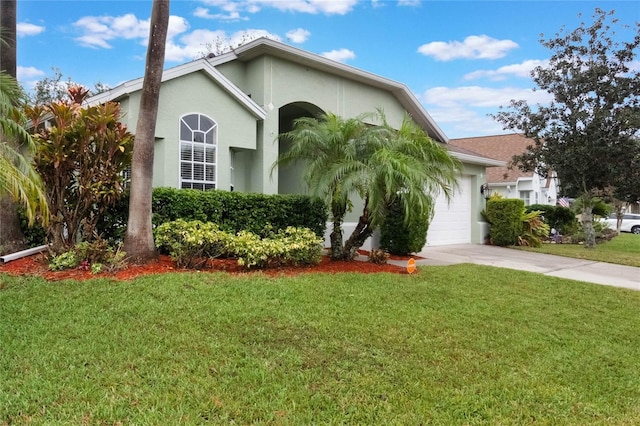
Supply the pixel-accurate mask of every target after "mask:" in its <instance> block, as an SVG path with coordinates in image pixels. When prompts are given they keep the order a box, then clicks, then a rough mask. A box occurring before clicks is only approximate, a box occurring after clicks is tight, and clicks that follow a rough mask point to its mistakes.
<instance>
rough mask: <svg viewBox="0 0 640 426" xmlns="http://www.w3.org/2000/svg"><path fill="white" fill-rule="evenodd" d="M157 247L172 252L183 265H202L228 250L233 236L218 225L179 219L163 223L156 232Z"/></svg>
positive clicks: (187, 266)
mask: <svg viewBox="0 0 640 426" xmlns="http://www.w3.org/2000/svg"><path fill="white" fill-rule="evenodd" d="M154 235H155V243H156V247H157V248H158V249H159V250H160V251H165V252H167V253H169V255H170V256H171V258H172V259H173V260H174V261H175V262H176V264H177V266H179V267H181V268H193V267H197V266H200V265H202V263H204V262H205V261H206V259H210V258H216V257H218V256H220V255H222V254H225V253H227V250H228V245H229V242H230V241H231V235H230V234H228V233H227V232H224V231H222V230H220V228H219V227H218V225H216V224H215V223H211V222H206V223H205V222H201V221H199V220H192V221H188V222H187V221H185V220H182V219H178V220H176V221H173V222H167V223H163V224H162V225H160V226H158V227H157V228H156V229H155V231H154Z"/></svg>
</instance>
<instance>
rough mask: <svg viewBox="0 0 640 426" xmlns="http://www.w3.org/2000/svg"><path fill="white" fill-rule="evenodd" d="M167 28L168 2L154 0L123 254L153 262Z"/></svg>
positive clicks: (132, 166)
mask: <svg viewBox="0 0 640 426" xmlns="http://www.w3.org/2000/svg"><path fill="white" fill-rule="evenodd" d="M168 27H169V0H153V6H152V8H151V27H150V29H149V47H148V48H147V59H146V68H145V72H144V79H143V83H142V96H141V99H140V115H139V116H138V123H137V126H136V136H135V141H134V143H133V159H132V161H131V194H130V198H129V200H130V201H129V220H128V222H127V232H126V234H125V239H124V250H125V251H126V252H127V253H128V254H129V255H130V256H131V257H133V258H136V259H150V258H152V257H154V256H155V254H156V250H155V244H154V241H153V231H152V227H151V201H152V185H153V150H154V146H153V144H154V142H155V129H156V119H157V117H158V99H159V97H160V86H161V84H162V69H163V67H164V53H165V44H166V40H167V30H168Z"/></svg>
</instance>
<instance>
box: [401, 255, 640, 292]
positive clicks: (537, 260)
mask: <svg viewBox="0 0 640 426" xmlns="http://www.w3.org/2000/svg"><path fill="white" fill-rule="evenodd" d="M418 255H419V256H420V257H423V258H424V259H420V260H418V259H416V264H417V265H452V264H458V263H475V264H478V265H489V266H496V267H499V268H509V269H517V270H521V271H529V272H537V273H540V274H544V275H549V276H552V277H561V278H568V279H572V280H578V281H585V282H589V283H595V284H604V285H610V286H616V287H624V288H629V289H633V290H640V268H634V267H632V266H622V265H614V264H611V263H602V262H594V261H591V260H581V259H572V258H569V257H562V256H553V255H549V254H540V253H530V252H526V251H521V250H515V249H509V248H504V247H496V246H487V245H478V244H461V245H450V246H435V247H427V248H426V249H424V250H423V251H422V252H420V253H418ZM405 263H406V262H405Z"/></svg>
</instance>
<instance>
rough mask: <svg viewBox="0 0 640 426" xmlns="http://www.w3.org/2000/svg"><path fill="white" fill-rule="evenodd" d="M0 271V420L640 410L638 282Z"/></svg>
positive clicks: (351, 419)
mask: <svg viewBox="0 0 640 426" xmlns="http://www.w3.org/2000/svg"><path fill="white" fill-rule="evenodd" d="M0 283H1V284H0V424H27V423H28V424H30V425H52V424H54V425H55V424H74V425H75V424H138V425H153V424H158V425H160V424H162V425H165V424H186V425H190V424H204V423H210V424H229V423H233V424H286V425H290V424H291V425H298V424H427V423H428V424H443V425H449V424H502V425H509V424H516V425H520V424H529V423H535V424H554V425H555V424H569V425H570V424H575V425H584V424H602V425H615V424H618V425H626V424H628V425H631V424H638V423H640V404H638V395H640V375H639V374H638V364H639V362H640V333H638V329H639V328H640V316H639V315H638V311H639V310H640V292H633V291H629V290H625V289H618V288H611V287H606V286H597V285H590V284H585V283H579V282H576V281H568V280H563V279H559V278H553V277H545V276H541V275H538V274H532V273H526V272H519V271H511V270H506V269H499V268H491V267H484V266H476V265H457V266H448V267H423V268H421V269H420V272H419V273H418V274H414V275H411V276H409V275H394V274H374V275H360V274H339V275H325V274H309V275H304V276H300V277H295V278H286V277H282V278H268V277H266V276H263V275H252V276H240V277H237V276H235V277H234V276H229V275H226V274H223V273H215V274H210V273H173V274H166V275H162V276H149V277H144V278H139V279H137V280H135V281H131V282H116V281H110V280H107V279H96V280H92V281H86V282H74V281H63V282H51V283H50V282H45V281H43V280H41V279H39V278H11V277H8V276H6V275H2V274H0Z"/></svg>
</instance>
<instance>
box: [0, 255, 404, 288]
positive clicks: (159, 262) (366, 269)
mask: <svg viewBox="0 0 640 426" xmlns="http://www.w3.org/2000/svg"><path fill="white" fill-rule="evenodd" d="M360 254H364V255H367V254H368V253H367V252H366V251H360ZM414 257H415V256H414ZM392 259H394V260H408V259H409V257H398V256H392ZM180 271H183V272H188V271H192V270H187V269H179V268H177V267H176V266H175V263H174V262H173V261H172V260H171V258H170V257H169V256H164V255H161V256H158V257H157V258H156V259H154V260H152V261H150V262H147V263H144V264H130V265H128V266H127V267H126V268H125V269H122V270H120V271H117V272H115V273H109V272H102V273H100V274H92V273H91V271H88V270H84V269H81V268H79V269H69V270H64V271H50V270H49V268H48V266H47V257H46V255H45V254H37V255H34V256H29V257H24V258H22V259H17V260H13V261H11V262H8V263H6V264H0V273H6V274H9V275H13V276H40V277H43V278H44V279H46V280H48V281H59V280H66V279H73V280H79V281H82V280H88V279H93V278H97V277H111V278H114V279H117V280H130V279H133V278H136V277H139V276H142V275H149V274H163V273H167V272H180ZM201 271H208V272H221V271H222V272H227V273H232V274H254V273H260V274H265V275H268V276H294V275H298V274H304V273H310V272H325V273H338V272H357V273H362V274H371V273H379V272H391V273H396V274H408V272H407V270H406V268H405V267H403V266H397V265H391V264H382V265H380V264H375V263H371V262H362V261H356V260H354V261H350V262H348V261H335V260H334V261H332V260H330V259H329V258H328V257H327V256H323V258H322V262H320V264H319V265H312V266H287V267H274V268H267V269H251V270H248V271H247V270H246V269H243V268H241V267H240V266H238V264H237V261H236V260H235V259H214V260H212V261H209V262H208V263H207V265H206V266H205V267H204V268H203V269H201Z"/></svg>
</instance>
